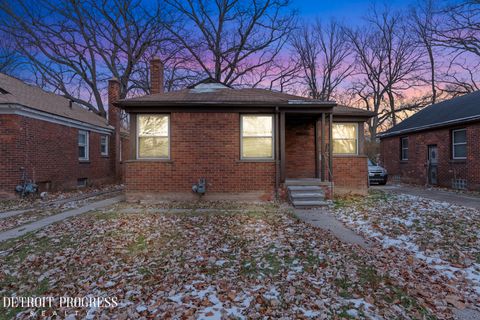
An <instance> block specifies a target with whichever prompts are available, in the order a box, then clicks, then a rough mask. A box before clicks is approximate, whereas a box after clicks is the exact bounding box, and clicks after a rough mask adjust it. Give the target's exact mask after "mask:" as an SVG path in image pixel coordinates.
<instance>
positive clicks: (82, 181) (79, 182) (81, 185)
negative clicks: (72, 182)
mask: <svg viewBox="0 0 480 320" xmlns="http://www.w3.org/2000/svg"><path fill="white" fill-rule="evenodd" d="M87 181H88V179H87V178H79V179H77V187H78V188H85V187H86V186H87Z"/></svg>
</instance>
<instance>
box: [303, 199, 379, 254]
mask: <svg viewBox="0 0 480 320" xmlns="http://www.w3.org/2000/svg"><path fill="white" fill-rule="evenodd" d="M328 210H329V209H328V208H325V207H321V208H316V209H309V210H302V209H295V211H294V214H295V216H296V217H297V218H299V219H300V220H302V221H304V222H306V223H308V224H311V225H312V226H315V227H319V228H322V229H324V230H327V231H330V232H332V233H333V234H334V235H335V236H336V237H337V238H339V239H340V240H341V241H343V242H346V243H352V244H358V245H359V246H361V247H363V248H365V249H367V248H369V247H370V245H369V244H368V243H367V242H366V241H365V239H364V238H363V237H361V236H359V235H358V234H356V233H355V232H353V231H352V230H350V229H348V228H347V227H345V226H344V225H343V223H341V222H340V221H338V220H337V219H336V218H335V216H334V215H332V214H331V213H330V212H329V211H328Z"/></svg>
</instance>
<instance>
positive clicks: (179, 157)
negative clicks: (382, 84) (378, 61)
mask: <svg viewBox="0 0 480 320" xmlns="http://www.w3.org/2000/svg"><path fill="white" fill-rule="evenodd" d="M151 76H152V81H151V82H152V84H153V85H152V88H151V92H152V94H151V95H146V96H142V97H137V98H131V99H125V100H120V101H117V100H116V99H115V96H116V94H115V92H118V90H119V84H118V82H117V81H115V80H113V81H110V83H109V88H110V89H109V92H110V94H111V95H112V97H111V98H110V99H109V101H110V108H112V106H117V107H119V108H123V109H124V110H125V111H127V112H128V113H129V114H130V130H131V131H130V136H131V148H130V150H131V152H130V154H129V155H128V159H126V161H125V162H126V168H125V183H126V194H127V199H129V200H137V199H152V200H161V199H195V198H197V195H195V194H194V193H193V192H192V186H193V185H194V184H196V183H197V182H198V181H199V179H201V178H205V179H206V185H207V191H206V193H205V195H204V198H205V199H232V198H235V199H272V198H273V197H274V196H275V195H281V194H282V192H283V186H284V185H285V184H287V185H288V183H290V184H298V185H302V184H305V185H306V186H308V185H314V186H316V187H317V186H318V187H321V188H325V189H327V192H328V191H330V185H332V184H331V182H332V181H333V182H334V190H335V192H338V193H340V192H353V193H360V194H365V193H366V192H367V188H368V183H367V179H368V173H367V158H366V156H365V155H364V152H363V149H364V136H363V132H364V129H363V125H364V122H365V121H366V120H367V119H368V118H370V117H371V116H372V113H371V112H367V111H363V110H359V109H356V108H349V107H341V106H337V105H336V104H335V103H334V102H324V101H318V100H313V99H308V98H304V97H299V96H294V95H289V94H285V93H280V92H274V91H270V90H261V89H250V88H247V89H234V88H231V87H228V86H225V85H223V84H220V83H216V82H215V81H213V80H206V81H203V82H201V83H198V84H196V85H194V86H191V87H189V88H186V89H183V90H179V91H174V92H166V93H164V92H163V88H162V83H163V67H162V66H161V63H160V61H158V60H154V61H153V63H152V66H151ZM332 124H333V125H332ZM330 130H332V131H333V135H330V134H329V132H330ZM322 133H323V134H322ZM330 137H333V138H334V139H330ZM332 140H333V143H332ZM332 149H333V153H334V155H333V156H329V155H330V154H332Z"/></svg>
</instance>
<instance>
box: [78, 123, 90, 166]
mask: <svg viewBox="0 0 480 320" xmlns="http://www.w3.org/2000/svg"><path fill="white" fill-rule="evenodd" d="M78 160H81V161H88V131H83V130H80V131H78Z"/></svg>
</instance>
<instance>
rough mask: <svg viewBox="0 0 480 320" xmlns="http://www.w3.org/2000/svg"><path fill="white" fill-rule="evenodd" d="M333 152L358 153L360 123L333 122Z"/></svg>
mask: <svg viewBox="0 0 480 320" xmlns="http://www.w3.org/2000/svg"><path fill="white" fill-rule="evenodd" d="M332 129H333V153H334V154H357V153H358V125H357V124H356V123H334V124H333V127H332Z"/></svg>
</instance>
